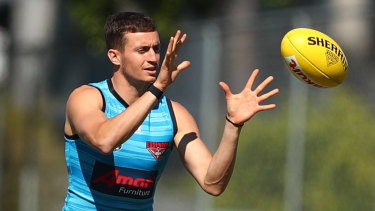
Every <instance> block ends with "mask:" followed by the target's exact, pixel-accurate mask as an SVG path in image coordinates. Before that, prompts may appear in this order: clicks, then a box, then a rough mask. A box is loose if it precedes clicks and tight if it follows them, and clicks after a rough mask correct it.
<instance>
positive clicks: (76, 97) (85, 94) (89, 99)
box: [67, 85, 103, 107]
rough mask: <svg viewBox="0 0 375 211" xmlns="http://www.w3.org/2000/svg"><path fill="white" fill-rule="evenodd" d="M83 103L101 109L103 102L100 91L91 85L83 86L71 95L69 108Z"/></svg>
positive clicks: (68, 102) (68, 103)
mask: <svg viewBox="0 0 375 211" xmlns="http://www.w3.org/2000/svg"><path fill="white" fill-rule="evenodd" d="M83 102H84V104H86V105H88V104H89V105H90V104H91V105H97V106H100V107H101V106H102V104H103V100H102V95H101V93H100V91H99V89H98V88H96V87H93V86H90V85H82V86H80V87H78V88H76V89H74V90H73V91H72V92H71V93H70V95H69V98H68V101H67V106H68V107H69V106H74V105H76V104H82V103H83Z"/></svg>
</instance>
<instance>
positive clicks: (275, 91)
mask: <svg viewBox="0 0 375 211" xmlns="http://www.w3.org/2000/svg"><path fill="white" fill-rule="evenodd" d="M277 93H279V89H274V90H272V91H270V92H267V93H266V94H264V95H261V96H259V102H260V103H261V102H263V101H265V100H267V99H269V98H270V97H272V96H274V95H275V94H277Z"/></svg>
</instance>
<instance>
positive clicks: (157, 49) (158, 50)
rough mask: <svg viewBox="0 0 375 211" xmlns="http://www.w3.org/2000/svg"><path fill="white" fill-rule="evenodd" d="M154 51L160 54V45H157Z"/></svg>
mask: <svg viewBox="0 0 375 211" xmlns="http://www.w3.org/2000/svg"><path fill="white" fill-rule="evenodd" d="M153 49H154V51H155V52H156V53H160V45H155V46H154V47H153Z"/></svg>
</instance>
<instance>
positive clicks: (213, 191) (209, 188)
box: [205, 184, 226, 196]
mask: <svg viewBox="0 0 375 211" xmlns="http://www.w3.org/2000/svg"><path fill="white" fill-rule="evenodd" d="M225 188H226V185H220V184H215V185H212V184H211V185H208V184H206V188H205V191H206V193H208V194H210V195H211V196H220V195H221V194H222V193H224V191H225Z"/></svg>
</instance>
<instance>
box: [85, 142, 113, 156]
mask: <svg viewBox="0 0 375 211" xmlns="http://www.w3.org/2000/svg"><path fill="white" fill-rule="evenodd" d="M90 143H91V146H92V147H93V148H95V149H96V150H97V151H99V152H100V153H102V154H104V155H110V154H112V153H113V150H114V149H115V148H116V147H115V146H112V145H110V144H108V143H109V142H108V141H106V140H101V141H99V140H92V141H90Z"/></svg>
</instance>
